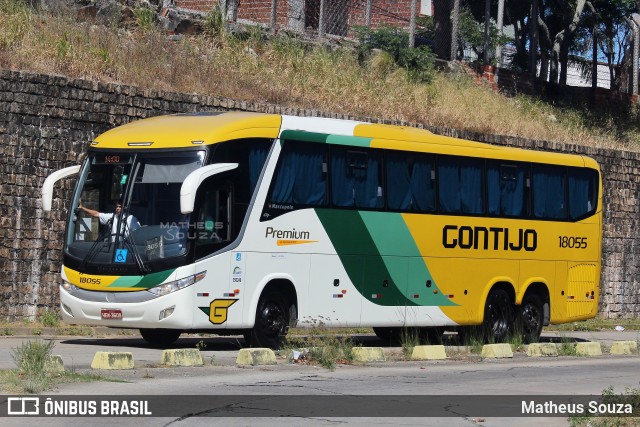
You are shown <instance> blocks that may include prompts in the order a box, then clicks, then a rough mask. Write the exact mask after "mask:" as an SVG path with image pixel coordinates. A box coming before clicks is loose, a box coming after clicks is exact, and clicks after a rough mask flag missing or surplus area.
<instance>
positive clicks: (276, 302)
mask: <svg viewBox="0 0 640 427" xmlns="http://www.w3.org/2000/svg"><path fill="white" fill-rule="evenodd" d="M286 301H287V299H286V298H285V297H284V295H282V293H280V292H279V291H277V290H274V289H269V290H267V291H265V292H264V293H263V294H262V295H261V296H260V300H259V301H258V309H257V310H256V322H255V325H254V326H253V328H252V329H250V330H248V331H246V332H245V333H244V339H245V341H247V344H248V345H249V346H250V347H262V348H273V349H278V348H280V347H282V346H283V344H284V342H285V339H286V336H287V332H289V317H290V310H289V307H287V304H286Z"/></svg>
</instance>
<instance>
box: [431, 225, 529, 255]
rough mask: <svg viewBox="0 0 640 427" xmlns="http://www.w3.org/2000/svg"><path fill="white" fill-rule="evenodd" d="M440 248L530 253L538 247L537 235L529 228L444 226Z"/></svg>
mask: <svg viewBox="0 0 640 427" xmlns="http://www.w3.org/2000/svg"><path fill="white" fill-rule="evenodd" d="M442 246H444V247H445V248H447V249H453V248H460V249H482V250H489V249H492V250H494V251H521V250H525V251H527V252H532V251H535V250H536V248H537V247H538V233H536V230H533V229H529V228H527V229H523V228H518V229H511V230H510V229H508V228H501V227H488V228H487V227H471V226H468V225H463V226H460V227H459V226H457V225H445V226H444V228H443V229H442Z"/></svg>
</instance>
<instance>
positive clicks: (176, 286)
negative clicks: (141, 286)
mask: <svg viewBox="0 0 640 427" xmlns="http://www.w3.org/2000/svg"><path fill="white" fill-rule="evenodd" d="M206 274H207V272H206V271H202V272H200V273H198V274H194V275H193V276H188V277H185V278H183V279H180V280H174V281H173V282H169V283H163V284H162V285H158V286H154V287H153V288H149V289H147V291H149V292H151V293H152V294H154V295H157V296H159V297H161V296H163V295H167V294H170V293H172V292H175V291H179V290H180V289H184V288H186V287H188V286H191V285H193V284H194V283H197V282H199V281H200V280H202V279H203V278H204V276H205V275H206Z"/></svg>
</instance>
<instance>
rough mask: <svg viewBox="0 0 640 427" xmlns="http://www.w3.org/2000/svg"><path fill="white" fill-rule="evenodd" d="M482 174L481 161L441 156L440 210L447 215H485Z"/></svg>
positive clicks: (439, 179) (439, 166)
mask: <svg viewBox="0 0 640 427" xmlns="http://www.w3.org/2000/svg"><path fill="white" fill-rule="evenodd" d="M482 174H483V165H482V162H481V160H480V159H468V158H464V157H453V156H441V157H440V158H439V160H438V194H439V202H440V210H441V211H442V212H446V213H464V214H482V213H484V206H483V202H482V186H483V183H482Z"/></svg>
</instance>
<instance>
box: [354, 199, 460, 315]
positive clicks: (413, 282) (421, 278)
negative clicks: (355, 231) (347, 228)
mask: <svg viewBox="0 0 640 427" xmlns="http://www.w3.org/2000/svg"><path fill="white" fill-rule="evenodd" d="M360 217H361V218H362V220H363V222H364V224H365V226H366V227H367V230H368V232H369V235H370V236H371V238H372V240H373V242H374V243H375V245H376V248H377V249H378V253H380V254H381V255H382V260H383V262H384V263H385V265H386V267H387V270H388V271H389V272H390V273H391V275H392V277H393V279H394V282H395V283H403V282H405V281H406V290H404V292H405V295H406V297H407V298H408V299H410V300H411V302H412V304H414V305H429V306H434V305H435V306H453V305H457V304H455V303H454V302H452V301H451V300H449V298H448V297H447V296H445V295H443V294H442V292H441V290H440V289H439V288H438V286H437V284H436V283H435V280H434V279H433V277H432V276H431V273H430V272H429V268H428V267H427V264H426V263H425V260H424V258H423V256H422V254H421V253H420V250H419V249H418V246H417V245H416V242H415V240H414V239H413V236H412V235H411V231H409V228H408V227H407V224H406V223H405V222H404V219H403V218H402V215H401V214H399V213H388V212H366V211H361V212H360ZM387 254H389V255H387ZM391 254H392V255H391ZM427 283H428V284H429V287H427Z"/></svg>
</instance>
